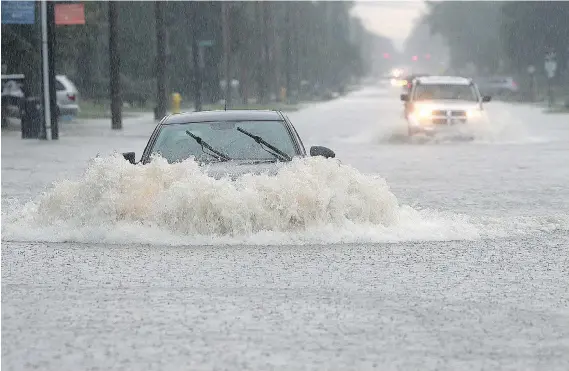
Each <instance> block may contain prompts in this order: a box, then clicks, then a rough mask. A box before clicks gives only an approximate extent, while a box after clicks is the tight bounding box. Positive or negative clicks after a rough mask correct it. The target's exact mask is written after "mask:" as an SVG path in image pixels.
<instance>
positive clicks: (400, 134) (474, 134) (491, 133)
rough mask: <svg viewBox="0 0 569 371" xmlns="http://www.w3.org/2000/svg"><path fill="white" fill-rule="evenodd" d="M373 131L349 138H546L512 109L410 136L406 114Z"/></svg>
mask: <svg viewBox="0 0 569 371" xmlns="http://www.w3.org/2000/svg"><path fill="white" fill-rule="evenodd" d="M375 130H376V131H375V133H374V134H373V135H369V134H367V135H365V136H364V135H359V136H356V137H352V138H350V139H348V140H347V141H348V142H353V143H356V142H357V143H365V142H370V141H372V142H373V143H389V144H445V143H458V142H467V143H473V144H527V143H541V142H544V141H546V140H545V139H544V138H539V137H535V136H533V135H532V134H531V133H530V132H529V131H528V129H527V127H526V125H524V123H523V122H522V121H521V120H520V119H519V118H516V117H515V116H514V115H512V114H511V113H510V112H509V111H508V109H506V108H504V107H500V109H498V110H495V111H492V112H489V113H488V117H487V119H486V120H481V121H480V122H477V123H475V124H474V123H473V124H469V125H464V126H461V125H456V126H454V127H452V130H449V131H440V132H437V133H436V134H435V135H426V134H415V135H413V136H409V135H408V132H407V123H406V121H405V120H404V119H403V118H400V119H399V120H396V121H395V122H393V123H392V124H391V125H389V124H387V125H386V124H385V123H384V125H383V126H381V127H379V128H377V129H375Z"/></svg>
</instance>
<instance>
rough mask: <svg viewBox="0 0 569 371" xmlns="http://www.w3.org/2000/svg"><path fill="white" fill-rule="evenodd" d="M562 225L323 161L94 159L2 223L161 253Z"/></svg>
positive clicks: (16, 230)
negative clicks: (420, 191)
mask: <svg viewBox="0 0 569 371" xmlns="http://www.w3.org/2000/svg"><path fill="white" fill-rule="evenodd" d="M567 228H569V218H565V219H563V218H561V219H559V218H557V219H556V218H549V219H547V220H535V219H532V218H530V219H527V220H506V221H504V220H498V219H495V220H494V219H492V220H490V219H488V220H480V219H474V218H470V217H468V216H465V215H458V214H454V213H444V212H437V211H435V210H418V209H414V208H411V207H409V206H406V205H400V204H399V203H398V200H397V198H396V197H395V195H394V194H393V193H392V192H391V191H390V190H389V187H388V185H387V184H386V182H385V181H384V180H383V179H382V178H381V177H378V176H371V175H366V174H362V173H360V172H359V171H358V170H356V169H355V168H353V167H351V166H347V165H342V164H340V163H339V162H338V161H336V160H325V159H323V158H305V159H295V160H294V161H292V162H291V163H290V164H288V165H286V166H284V167H283V168H282V169H281V170H280V171H279V172H278V174H277V175H276V176H269V175H245V176H242V177H240V178H238V179H236V180H234V181H232V180H230V179H228V178H227V179H214V178H213V177H210V176H208V175H207V174H206V172H205V171H204V168H202V167H200V166H199V165H198V164H197V163H195V162H193V161H191V160H188V161H185V162H183V163H178V164H168V163H167V162H166V161H165V160H163V159H160V158H157V159H155V160H154V161H153V162H152V163H150V164H148V165H144V166H143V165H131V164H129V163H127V162H126V161H124V159H123V158H122V156H120V155H115V156H109V157H99V158H95V159H93V160H92V162H91V163H90V165H89V166H88V167H87V169H86V171H85V173H84V174H83V176H82V177H80V178H79V179H77V180H73V181H71V180H64V181H61V182H58V183H56V184H55V185H54V187H53V188H51V189H50V190H48V191H46V192H45V193H44V194H42V195H40V196H39V197H37V198H36V199H35V200H32V201H29V202H27V203H25V204H23V205H22V204H20V203H19V202H15V203H13V204H12V205H11V206H10V207H9V208H8V211H7V212H5V213H3V217H2V238H3V240H8V241H14V240H18V241H50V242H85V243H109V244H129V243H142V244H161V245H223V244H254V245H288V244H329V243H377V242H397V241H429V240H430V241H443V240H474V239H480V238H493V237H505V236H508V235H510V234H512V233H531V232H532V231H533V232H535V231H552V230H556V229H564V230H567Z"/></svg>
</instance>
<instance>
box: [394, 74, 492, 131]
mask: <svg viewBox="0 0 569 371" xmlns="http://www.w3.org/2000/svg"><path fill="white" fill-rule="evenodd" d="M401 100H402V101H404V102H406V105H405V117H406V118H407V124H408V131H409V135H414V134H418V133H424V134H435V133H436V132H439V131H443V130H444V131H452V130H453V129H459V128H460V126H464V125H469V124H474V125H475V124H477V123H481V122H483V123H486V122H488V117H487V115H486V112H485V110H484V107H483V103H484V102H489V101H490V100H491V97H490V96H482V95H481V94H480V91H479V90H478V87H477V86H476V84H475V83H474V82H473V81H472V80H471V79H468V78H464V77H455V76H424V77H418V78H416V79H415V80H414V84H413V86H412V88H411V91H410V93H408V94H401Z"/></svg>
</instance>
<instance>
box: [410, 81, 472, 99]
mask: <svg viewBox="0 0 569 371" xmlns="http://www.w3.org/2000/svg"><path fill="white" fill-rule="evenodd" d="M441 99H457V100H467V101H477V100H478V95H477V94H476V91H475V89H474V87H473V86H472V85H453V84H419V85H417V87H416V88H415V97H414V100H441Z"/></svg>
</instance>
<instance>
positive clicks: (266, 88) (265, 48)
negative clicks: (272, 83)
mask: <svg viewBox="0 0 569 371" xmlns="http://www.w3.org/2000/svg"><path fill="white" fill-rule="evenodd" d="M260 5H261V17H262V18H263V19H262V21H261V24H262V30H263V31H262V38H263V57H264V58H263V92H264V94H263V101H262V102H261V103H267V102H268V101H269V98H270V97H269V94H270V88H269V66H270V59H269V53H270V45H269V25H268V23H269V17H268V16H269V14H268V13H269V9H268V7H267V4H266V3H265V2H264V1H261V2H260Z"/></svg>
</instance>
